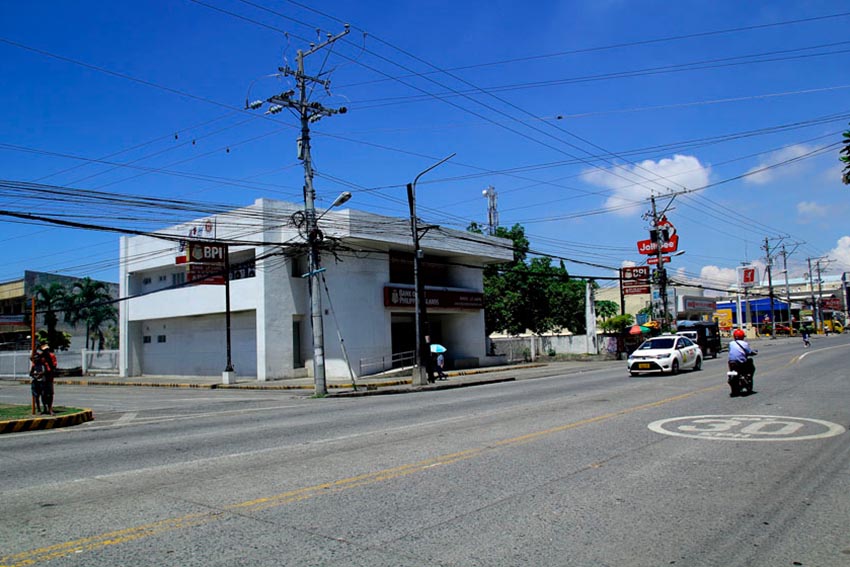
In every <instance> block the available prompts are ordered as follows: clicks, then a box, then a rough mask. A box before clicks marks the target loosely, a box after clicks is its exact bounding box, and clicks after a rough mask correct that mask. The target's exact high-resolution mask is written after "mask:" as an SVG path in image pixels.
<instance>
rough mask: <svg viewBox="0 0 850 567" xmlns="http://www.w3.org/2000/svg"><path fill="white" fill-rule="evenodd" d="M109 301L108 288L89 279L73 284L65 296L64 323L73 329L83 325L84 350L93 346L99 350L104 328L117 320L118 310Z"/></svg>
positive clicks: (102, 342)
mask: <svg viewBox="0 0 850 567" xmlns="http://www.w3.org/2000/svg"><path fill="white" fill-rule="evenodd" d="M111 301H112V297H111V296H110V295H109V288H108V286H107V285H106V284H105V283H104V282H99V281H96V280H93V279H91V278H89V277H85V278H83V279H81V280H77V281H76V282H74V284H73V286H71V292H70V293H68V294H66V299H65V303H66V305H65V307H66V309H65V321H66V322H68V323H70V324H71V325H73V326H74V327H76V326H77V325H78V324H80V323H85V326H86V335H85V336H86V349H89V348H91V349H94V348H95V345H97V347H98V349H101V348H102V347H103V344H104V341H105V337H104V334H103V333H104V330H105V326H106V325H107V324H108V323H112V322H116V321H117V320H118V310H117V309H116V308H115V306H114V305H113V304H112V303H111ZM90 342H91V345H90V344H89V343H90Z"/></svg>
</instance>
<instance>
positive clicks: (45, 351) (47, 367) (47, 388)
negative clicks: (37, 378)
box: [34, 341, 56, 415]
mask: <svg viewBox="0 0 850 567" xmlns="http://www.w3.org/2000/svg"><path fill="white" fill-rule="evenodd" d="M34 367H41V368H42V369H43V370H42V375H43V378H42V381H41V401H42V412H41V413H43V414H47V415H53V379H54V378H55V377H56V355H55V354H53V353H52V352H50V344H48V343H47V341H43V342H42V343H41V345H40V346H39V347H38V350H37V351H36V361H35V362H34Z"/></svg>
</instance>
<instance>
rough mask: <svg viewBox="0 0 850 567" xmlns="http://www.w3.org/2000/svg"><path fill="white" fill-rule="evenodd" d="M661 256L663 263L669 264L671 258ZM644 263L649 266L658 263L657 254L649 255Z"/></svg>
mask: <svg viewBox="0 0 850 567" xmlns="http://www.w3.org/2000/svg"><path fill="white" fill-rule="evenodd" d="M662 258H663V259H664V263H665V264H669V263H670V260H671V259H672V257H671V256H662ZM646 263H647V264H649V265H650V266H655V265H656V264H658V256H649V257H648V258H647V259H646Z"/></svg>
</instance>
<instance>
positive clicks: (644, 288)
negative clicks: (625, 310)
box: [623, 285, 649, 295]
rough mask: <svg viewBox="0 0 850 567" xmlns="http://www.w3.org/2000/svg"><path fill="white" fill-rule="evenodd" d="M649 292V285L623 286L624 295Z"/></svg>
mask: <svg viewBox="0 0 850 567" xmlns="http://www.w3.org/2000/svg"><path fill="white" fill-rule="evenodd" d="M644 294H649V286H648V285H625V286H623V295H644Z"/></svg>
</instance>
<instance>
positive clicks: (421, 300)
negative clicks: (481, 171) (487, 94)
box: [407, 153, 457, 386]
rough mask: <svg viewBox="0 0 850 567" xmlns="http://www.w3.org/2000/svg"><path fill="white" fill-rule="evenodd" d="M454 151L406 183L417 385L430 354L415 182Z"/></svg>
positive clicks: (426, 369)
mask: <svg viewBox="0 0 850 567" xmlns="http://www.w3.org/2000/svg"><path fill="white" fill-rule="evenodd" d="M455 155H457V154H456V153H453V154H451V155H450V156H448V157H445V158H443V159H441V160H440V161H438V162H437V163H435V164H434V165H432V166H431V167H429V168H427V169H425V170H423V171H421V172H420V173H419V175H417V176H416V177H415V178H414V179H413V183H408V184H407V202H408V205H409V206H410V232H411V235H412V236H413V287H414V288H415V296H416V298H415V302H414V310H415V312H416V313H415V325H416V349H415V350H414V353H415V354H414V369H413V382H414V383H415V384H416V385H417V386H423V385H425V384H427V383H428V381H429V379H430V377H431V373H430V372H429V370H430V366H431V365H430V360H431V354H430V353H429V352H428V345H427V343H426V342H425V341H424V340H423V338H424V337H425V322H426V320H427V319H426V309H425V285H424V282H423V281H422V279H421V278H420V277H419V270H420V266H419V263H420V261H421V260H422V256H423V253H422V250H421V249H420V248H419V227H418V226H417V222H416V183H417V182H418V181H419V178H420V177H422V176H423V175H425V174H426V173H428V172H429V171H431V170H432V169H434V168H435V167H437V166H439V165H442V164H443V163H445V162H447V161H449V160H450V159H452V158H453V157H454V156H455ZM423 360H424V361H426V363H425V367H424V368H423V366H422V361H423Z"/></svg>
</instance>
